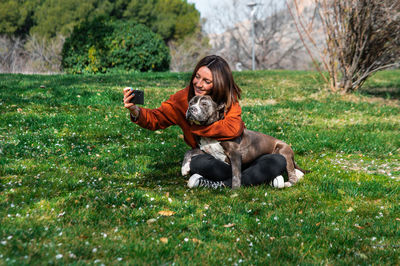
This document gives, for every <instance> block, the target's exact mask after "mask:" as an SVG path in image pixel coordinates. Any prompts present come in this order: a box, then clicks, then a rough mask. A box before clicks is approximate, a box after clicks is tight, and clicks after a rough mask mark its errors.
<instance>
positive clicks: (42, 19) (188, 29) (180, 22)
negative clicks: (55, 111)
mask: <svg viewBox="0 0 400 266" xmlns="http://www.w3.org/2000/svg"><path fill="white" fill-rule="evenodd" d="M99 16H103V17H108V18H110V19H115V20H119V19H129V20H132V19H133V20H136V21H138V22H139V23H141V24H144V25H146V26H148V27H149V28H151V29H152V30H153V31H154V32H156V33H158V34H160V35H161V36H162V38H163V39H164V41H165V42H168V41H170V40H178V39H183V38H184V37H185V36H186V35H190V34H192V33H194V32H195V30H196V28H198V27H199V20H200V14H199V12H198V11H197V10H196V9H195V7H194V4H189V3H187V1H186V0H85V1H82V0H5V1H2V2H0V34H18V35H21V36H22V37H23V36H27V35H28V34H31V35H36V36H38V37H39V36H40V37H45V38H46V39H50V38H54V37H56V36H57V35H64V36H68V35H69V34H70V33H71V32H72V30H73V28H74V26H76V25H78V24H80V23H81V22H83V21H85V20H92V19H95V18H97V17H99Z"/></svg>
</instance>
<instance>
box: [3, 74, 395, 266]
mask: <svg viewBox="0 0 400 266" xmlns="http://www.w3.org/2000/svg"><path fill="white" fill-rule="evenodd" d="M189 78H190V74H189V73H179V74H174V73H161V74H160V73H143V74H139V73H138V74H129V75H128V74H127V75H97V76H96V75H94V76H71V75H52V76H39V75H0V112H1V119H0V178H1V183H0V264H7V265H20V264H80V265H83V264H87V263H89V264H106V265H108V264H115V263H121V264H156V265H159V264H173V263H175V264H178V265H185V264H206V265H207V264H208V265H213V264H224V265H225V264H226V265H232V264H245V265H248V264H257V265H264V264H270V265H276V264H282V265H286V264H303V265H305V264H362V265H366V264H374V265H377V264H379V265H380V264H391V265H393V264H399V263H400V258H399V254H400V251H399V249H400V245H399V243H400V205H399V202H400V182H399V179H400V154H399V153H400V149H399V148H400V134H399V132H400V130H399V129H400V107H399V97H398V95H399V91H400V71H385V72H381V73H378V74H376V75H375V76H374V77H372V78H371V79H370V80H369V81H368V82H367V83H366V84H365V87H364V89H363V90H362V91H361V92H358V93H356V94H353V95H338V94H330V93H327V92H326V90H324V89H323V83H322V81H321V79H320V78H319V76H318V74H316V73H314V72H294V71H257V72H242V73H235V78H236V81H237V83H238V84H239V85H240V86H241V88H242V89H243V99H242V107H243V120H244V121H245V123H246V125H247V127H248V128H249V129H253V130H258V131H262V132H264V133H267V134H269V135H272V136H275V137H277V138H279V139H282V140H284V141H286V142H288V143H290V144H291V145H292V147H293V149H294V150H295V153H296V161H297V162H298V164H299V165H300V166H301V167H302V168H306V169H310V170H312V172H311V173H309V174H307V175H306V176H305V178H304V180H303V181H301V182H300V183H299V184H297V185H296V186H294V187H292V188H289V189H284V190H275V189H272V188H271V187H269V186H267V185H263V186H258V187H252V188H241V189H240V190H238V191H231V190H229V189H224V190H217V191H213V190H207V189H194V190H189V189H187V187H186V180H185V178H183V177H181V176H180V166H181V165H180V164H181V160H182V158H183V154H184V153H185V151H186V150H187V149H188V147H187V146H186V145H185V144H184V141H183V139H182V138H181V136H180V135H181V131H180V129H179V128H178V127H171V128H168V129H166V130H163V131H156V132H151V131H147V130H145V129H141V128H139V127H137V126H136V125H134V124H133V123H130V121H129V119H128V114H127V111H126V110H125V109H124V108H123V105H122V93H121V89H122V88H123V87H125V86H133V87H137V88H141V89H144V90H145V95H146V96H145V101H146V103H147V104H146V107H150V108H155V107H158V106H159V104H160V103H161V102H162V101H163V100H165V99H167V97H168V96H169V95H170V94H172V93H174V92H175V91H177V90H179V89H181V88H183V87H184V86H185V85H186V84H187V82H188V80H189ZM160 211H172V212H174V213H173V215H171V216H163V215H161V214H159V212H160ZM228 225H229V226H228ZM232 225H233V226H232Z"/></svg>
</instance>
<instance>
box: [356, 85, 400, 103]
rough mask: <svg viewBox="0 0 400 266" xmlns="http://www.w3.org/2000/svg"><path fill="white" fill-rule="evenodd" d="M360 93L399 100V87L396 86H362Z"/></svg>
mask: <svg viewBox="0 0 400 266" xmlns="http://www.w3.org/2000/svg"><path fill="white" fill-rule="evenodd" d="M360 93H361V94H364V95H368V96H374V97H381V98H384V99H394V100H400V87H397V88H363V89H361V90H360Z"/></svg>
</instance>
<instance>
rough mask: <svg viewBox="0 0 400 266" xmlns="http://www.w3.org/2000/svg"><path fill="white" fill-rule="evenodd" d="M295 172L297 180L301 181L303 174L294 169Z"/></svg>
mask: <svg viewBox="0 0 400 266" xmlns="http://www.w3.org/2000/svg"><path fill="white" fill-rule="evenodd" d="M294 170H295V172H296V176H297V180H301V179H303V177H304V173H303V172H302V171H300V170H299V169H294Z"/></svg>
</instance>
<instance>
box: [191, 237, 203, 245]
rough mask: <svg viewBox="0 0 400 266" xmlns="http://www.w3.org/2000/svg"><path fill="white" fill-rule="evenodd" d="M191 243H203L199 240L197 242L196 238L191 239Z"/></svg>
mask: <svg viewBox="0 0 400 266" xmlns="http://www.w3.org/2000/svg"><path fill="white" fill-rule="evenodd" d="M192 241H193V243H198V244H201V243H203V241H201V240H199V239H197V238H192Z"/></svg>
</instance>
